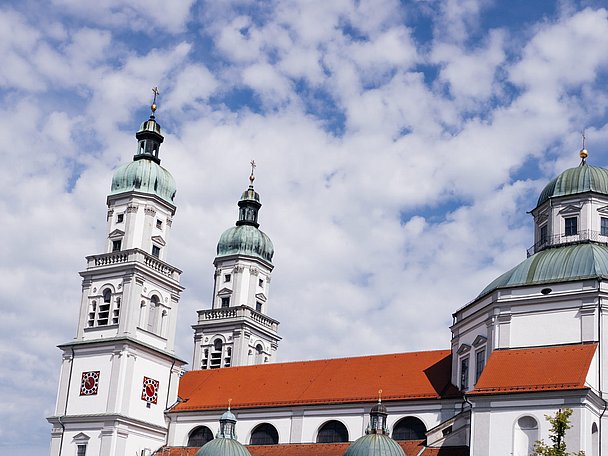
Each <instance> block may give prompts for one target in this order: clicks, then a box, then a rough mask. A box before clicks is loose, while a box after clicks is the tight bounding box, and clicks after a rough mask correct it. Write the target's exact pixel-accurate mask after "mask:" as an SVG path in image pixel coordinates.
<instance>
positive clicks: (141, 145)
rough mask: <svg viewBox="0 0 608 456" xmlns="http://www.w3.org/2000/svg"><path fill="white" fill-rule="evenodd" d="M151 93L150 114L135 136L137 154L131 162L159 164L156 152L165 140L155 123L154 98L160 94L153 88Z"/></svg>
mask: <svg viewBox="0 0 608 456" xmlns="http://www.w3.org/2000/svg"><path fill="white" fill-rule="evenodd" d="M152 93H154V99H153V100H152V105H151V106H150V110H151V111H152V113H151V114H150V118H149V119H148V120H146V121H145V122H143V123H142V124H141V127H139V131H138V132H137V133H136V134H135V137H136V138H137V153H136V154H135V155H134V156H133V160H141V159H147V160H152V161H154V162H156V163H159V164H160V158H158V151H159V149H160V145H161V144H162V142H163V141H164V139H165V138H164V137H163V135H161V133H160V124H158V122H156V118H155V117H154V113H155V112H156V109H157V105H156V97H157V96H158V95H159V94H160V92H159V91H158V87H154V88H153V89H152Z"/></svg>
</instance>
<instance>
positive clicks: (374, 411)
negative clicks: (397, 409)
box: [369, 402, 388, 415]
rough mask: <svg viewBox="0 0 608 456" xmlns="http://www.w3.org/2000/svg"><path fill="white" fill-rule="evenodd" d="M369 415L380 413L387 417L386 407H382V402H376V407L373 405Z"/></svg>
mask: <svg viewBox="0 0 608 456" xmlns="http://www.w3.org/2000/svg"><path fill="white" fill-rule="evenodd" d="M369 413H370V415H371V414H378V413H381V414H383V415H388V410H387V409H386V407H385V406H384V404H383V403H382V402H378V403H377V404H376V405H374V406H373V407H372V409H371V410H370V412H369Z"/></svg>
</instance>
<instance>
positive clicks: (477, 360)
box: [475, 347, 486, 383]
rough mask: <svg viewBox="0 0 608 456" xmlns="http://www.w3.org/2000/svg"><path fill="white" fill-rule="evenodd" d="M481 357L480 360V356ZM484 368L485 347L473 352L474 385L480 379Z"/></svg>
mask: <svg viewBox="0 0 608 456" xmlns="http://www.w3.org/2000/svg"><path fill="white" fill-rule="evenodd" d="M479 355H481V358H480V356H479ZM480 359H481V367H480ZM485 367H486V347H482V348H480V349H479V350H476V351H475V383H477V381H478V380H479V377H481V373H482V372H483V370H484V369H485Z"/></svg>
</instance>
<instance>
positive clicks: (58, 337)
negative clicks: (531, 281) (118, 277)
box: [0, 0, 608, 456]
mask: <svg viewBox="0 0 608 456" xmlns="http://www.w3.org/2000/svg"><path fill="white" fill-rule="evenodd" d="M607 49H608V11H607V10H606V9H605V8H604V2H603V1H574V0H572V1H568V0H564V1H542V0H538V1H534V2H530V1H527V0H511V1H508V2H506V1H498V0H494V1H492V0H451V1H441V0H418V1H396V0H332V1H327V0H318V1H317V0H308V1H304V0H301V1H289V0H285V1H283V0H275V1H251V0H234V1H231V0H225V1H217V0H210V1H194V0H174V1H171V2H167V1H164V0H132V1H130V2H122V1H119V0H98V1H96V2H83V1H80V0H48V1H42V2H41V1H33V0H20V1H11V0H8V1H7V0H3V1H2V2H0V62H2V63H1V67H0V102H1V109H0V159H1V160H2V165H1V166H0V182H1V183H0V214H2V215H1V222H2V223H0V237H1V239H2V242H1V243H0V295H1V296H2V304H1V307H0V309H1V310H2V318H0V338H1V344H0V366H2V367H1V368H0V423H2V425H1V426H0V454H11V455H18V456H29V455H34V454H36V455H39V454H46V453H47V452H48V446H49V441H50V425H49V424H48V423H47V422H46V419H45V418H46V417H47V416H50V415H52V414H53V411H54V405H55V399H56V392H57V382H58V376H59V368H60V363H61V356H60V350H58V349H57V348H56V346H57V345H58V344H61V343H65V342H68V341H70V340H71V339H72V338H73V337H74V335H75V331H76V324H77V318H78V311H79V302H80V293H81V287H80V277H79V275H78V271H81V270H83V269H84V268H85V259H84V257H85V256H87V255H92V254H96V253H102V252H103V251H104V246H105V243H106V236H107V233H106V206H105V204H106V196H107V194H108V193H109V190H110V183H111V176H112V172H113V170H115V169H116V168H117V167H118V166H119V165H120V164H121V163H125V162H128V161H130V160H131V159H132V156H133V154H134V153H135V150H136V140H135V138H134V135H135V132H136V131H137V129H138V127H139V124H140V123H141V122H142V121H143V120H145V119H146V118H147V116H148V115H149V105H150V103H151V101H152V91H151V89H152V88H153V87H154V86H158V87H159V90H160V96H159V99H158V111H157V116H156V118H157V120H158V122H159V123H160V124H161V125H162V128H163V134H164V136H165V142H164V143H163V145H162V148H161V150H160V156H161V159H162V165H163V167H165V168H166V169H168V170H169V171H170V172H171V173H172V174H173V176H174V177H175V179H176V181H177V186H178V192H177V196H176V204H177V207H178V209H177V213H176V215H175V217H174V221H173V226H172V235H171V239H170V243H169V245H168V248H169V252H168V261H169V262H170V263H171V264H173V265H175V266H177V267H178V268H180V269H182V270H183V271H184V272H183V274H182V284H183V285H184V286H185V287H186V290H185V291H184V293H183V294H182V297H181V301H180V310H179V318H178V327H177V341H176V346H177V349H176V354H177V355H178V356H180V357H182V358H185V359H187V360H190V359H191V357H192V348H193V332H192V329H191V327H190V326H191V325H192V324H193V323H194V322H195V320H196V310H197V309H204V308H209V307H210V303H211V294H212V284H213V272H214V269H213V265H212V262H213V258H214V255H215V247H216V243H217V240H218V239H219V236H220V234H221V233H222V232H223V231H224V230H225V229H227V228H229V227H230V226H232V225H233V224H234V222H235V221H236V219H237V206H236V202H237V200H238V198H239V196H240V194H241V192H242V191H243V190H244V189H245V188H246V187H247V185H248V180H247V178H248V175H249V171H250V167H249V162H250V161H251V160H252V159H255V161H256V163H257V165H258V166H257V168H256V177H257V178H256V181H255V184H256V190H257V191H258V192H259V193H260V195H261V198H262V203H263V207H262V209H261V211H260V223H261V229H262V230H263V231H264V232H266V233H267V234H268V235H269V236H270V238H271V239H272V240H273V243H274V246H275V256H274V260H273V262H274V265H275V270H274V272H273V277H272V283H271V290H270V294H269V303H270V314H271V315H270V316H271V317H273V318H276V319H277V320H279V321H280V322H281V325H280V327H279V333H280V335H281V336H282V337H283V340H282V341H281V342H280V345H279V351H278V357H279V360H281V361H290V360H304V359H316V358H328V357H339V356H353V355H362V354H376V353H389V352H401V351H414V350H429V349H446V348H449V347H450V330H449V326H450V324H451V321H452V312H453V311H455V310H456V309H458V308H460V307H462V306H463V305H465V304H467V303H468V302H470V301H471V300H472V299H474V298H475V297H476V296H477V294H478V293H479V292H480V291H481V290H482V289H483V288H484V287H485V286H486V285H487V284H488V283H489V282H490V281H491V280H493V279H494V278H495V277H496V276H498V275H500V274H501V273H502V272H504V271H506V270H508V269H509V268H511V267H513V266H515V265H516V264H518V263H519V262H520V261H522V260H523V259H525V251H526V248H527V247H529V246H530V245H532V244H533V238H532V218H531V216H530V215H529V214H528V213H527V211H529V210H530V209H532V208H534V206H535V203H536V199H537V197H538V194H539V193H540V191H541V189H542V188H543V186H544V185H545V184H546V183H547V182H548V180H550V179H551V178H552V177H554V176H555V175H557V174H559V173H560V172H561V171H563V170H564V169H567V168H570V167H574V166H577V165H578V163H579V161H580V159H579V158H578V151H579V150H580V148H581V132H582V131H583V130H584V131H585V135H586V138H587V142H586V147H587V149H588V150H589V159H588V162H589V163H590V164H593V165H597V166H606V165H608V112H607V107H608V93H607V92H606V87H607V86H608V84H607V83H608V52H606V50H607Z"/></svg>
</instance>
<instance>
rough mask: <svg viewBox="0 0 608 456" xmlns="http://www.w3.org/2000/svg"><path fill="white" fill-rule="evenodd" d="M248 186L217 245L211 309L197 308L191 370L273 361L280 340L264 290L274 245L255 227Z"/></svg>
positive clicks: (255, 199) (255, 208) (254, 198)
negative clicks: (232, 223)
mask: <svg viewBox="0 0 608 456" xmlns="http://www.w3.org/2000/svg"><path fill="white" fill-rule="evenodd" d="M254 168H255V162H253V161H252V162H251V175H250V176H249V182H250V183H249V188H248V189H247V190H245V191H244V192H243V194H242V195H241V199H240V200H239V202H238V206H239V219H238V220H237V222H236V226H233V227H232V228H229V229H227V230H226V231H224V233H223V234H222V236H221V237H220V240H219V242H218V244H217V256H216V257H215V260H214V262H213V264H214V265H215V277H214V287H213V301H212V304H211V309H209V310H199V311H198V323H197V324H196V325H194V326H192V328H193V329H194V360H193V366H192V368H193V369H217V368H220V367H230V366H247V365H250V364H261V363H267V362H272V361H274V358H275V352H276V350H277V345H278V342H279V340H281V338H280V337H279V336H278V334H277V330H278V327H279V322H278V321H276V320H274V319H272V318H270V317H269V316H268V314H269V302H268V292H269V289H270V273H271V272H272V269H273V268H274V266H273V265H272V256H273V254H274V247H273V246H272V241H271V240H270V238H269V237H268V236H267V235H266V234H265V233H263V232H262V231H261V230H260V229H259V226H260V225H259V223H258V212H259V210H260V208H261V207H262V204H261V203H260V195H259V194H258V193H257V192H256V191H255V190H254V188H253V181H254V180H255V177H254V175H253V171H254Z"/></svg>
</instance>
